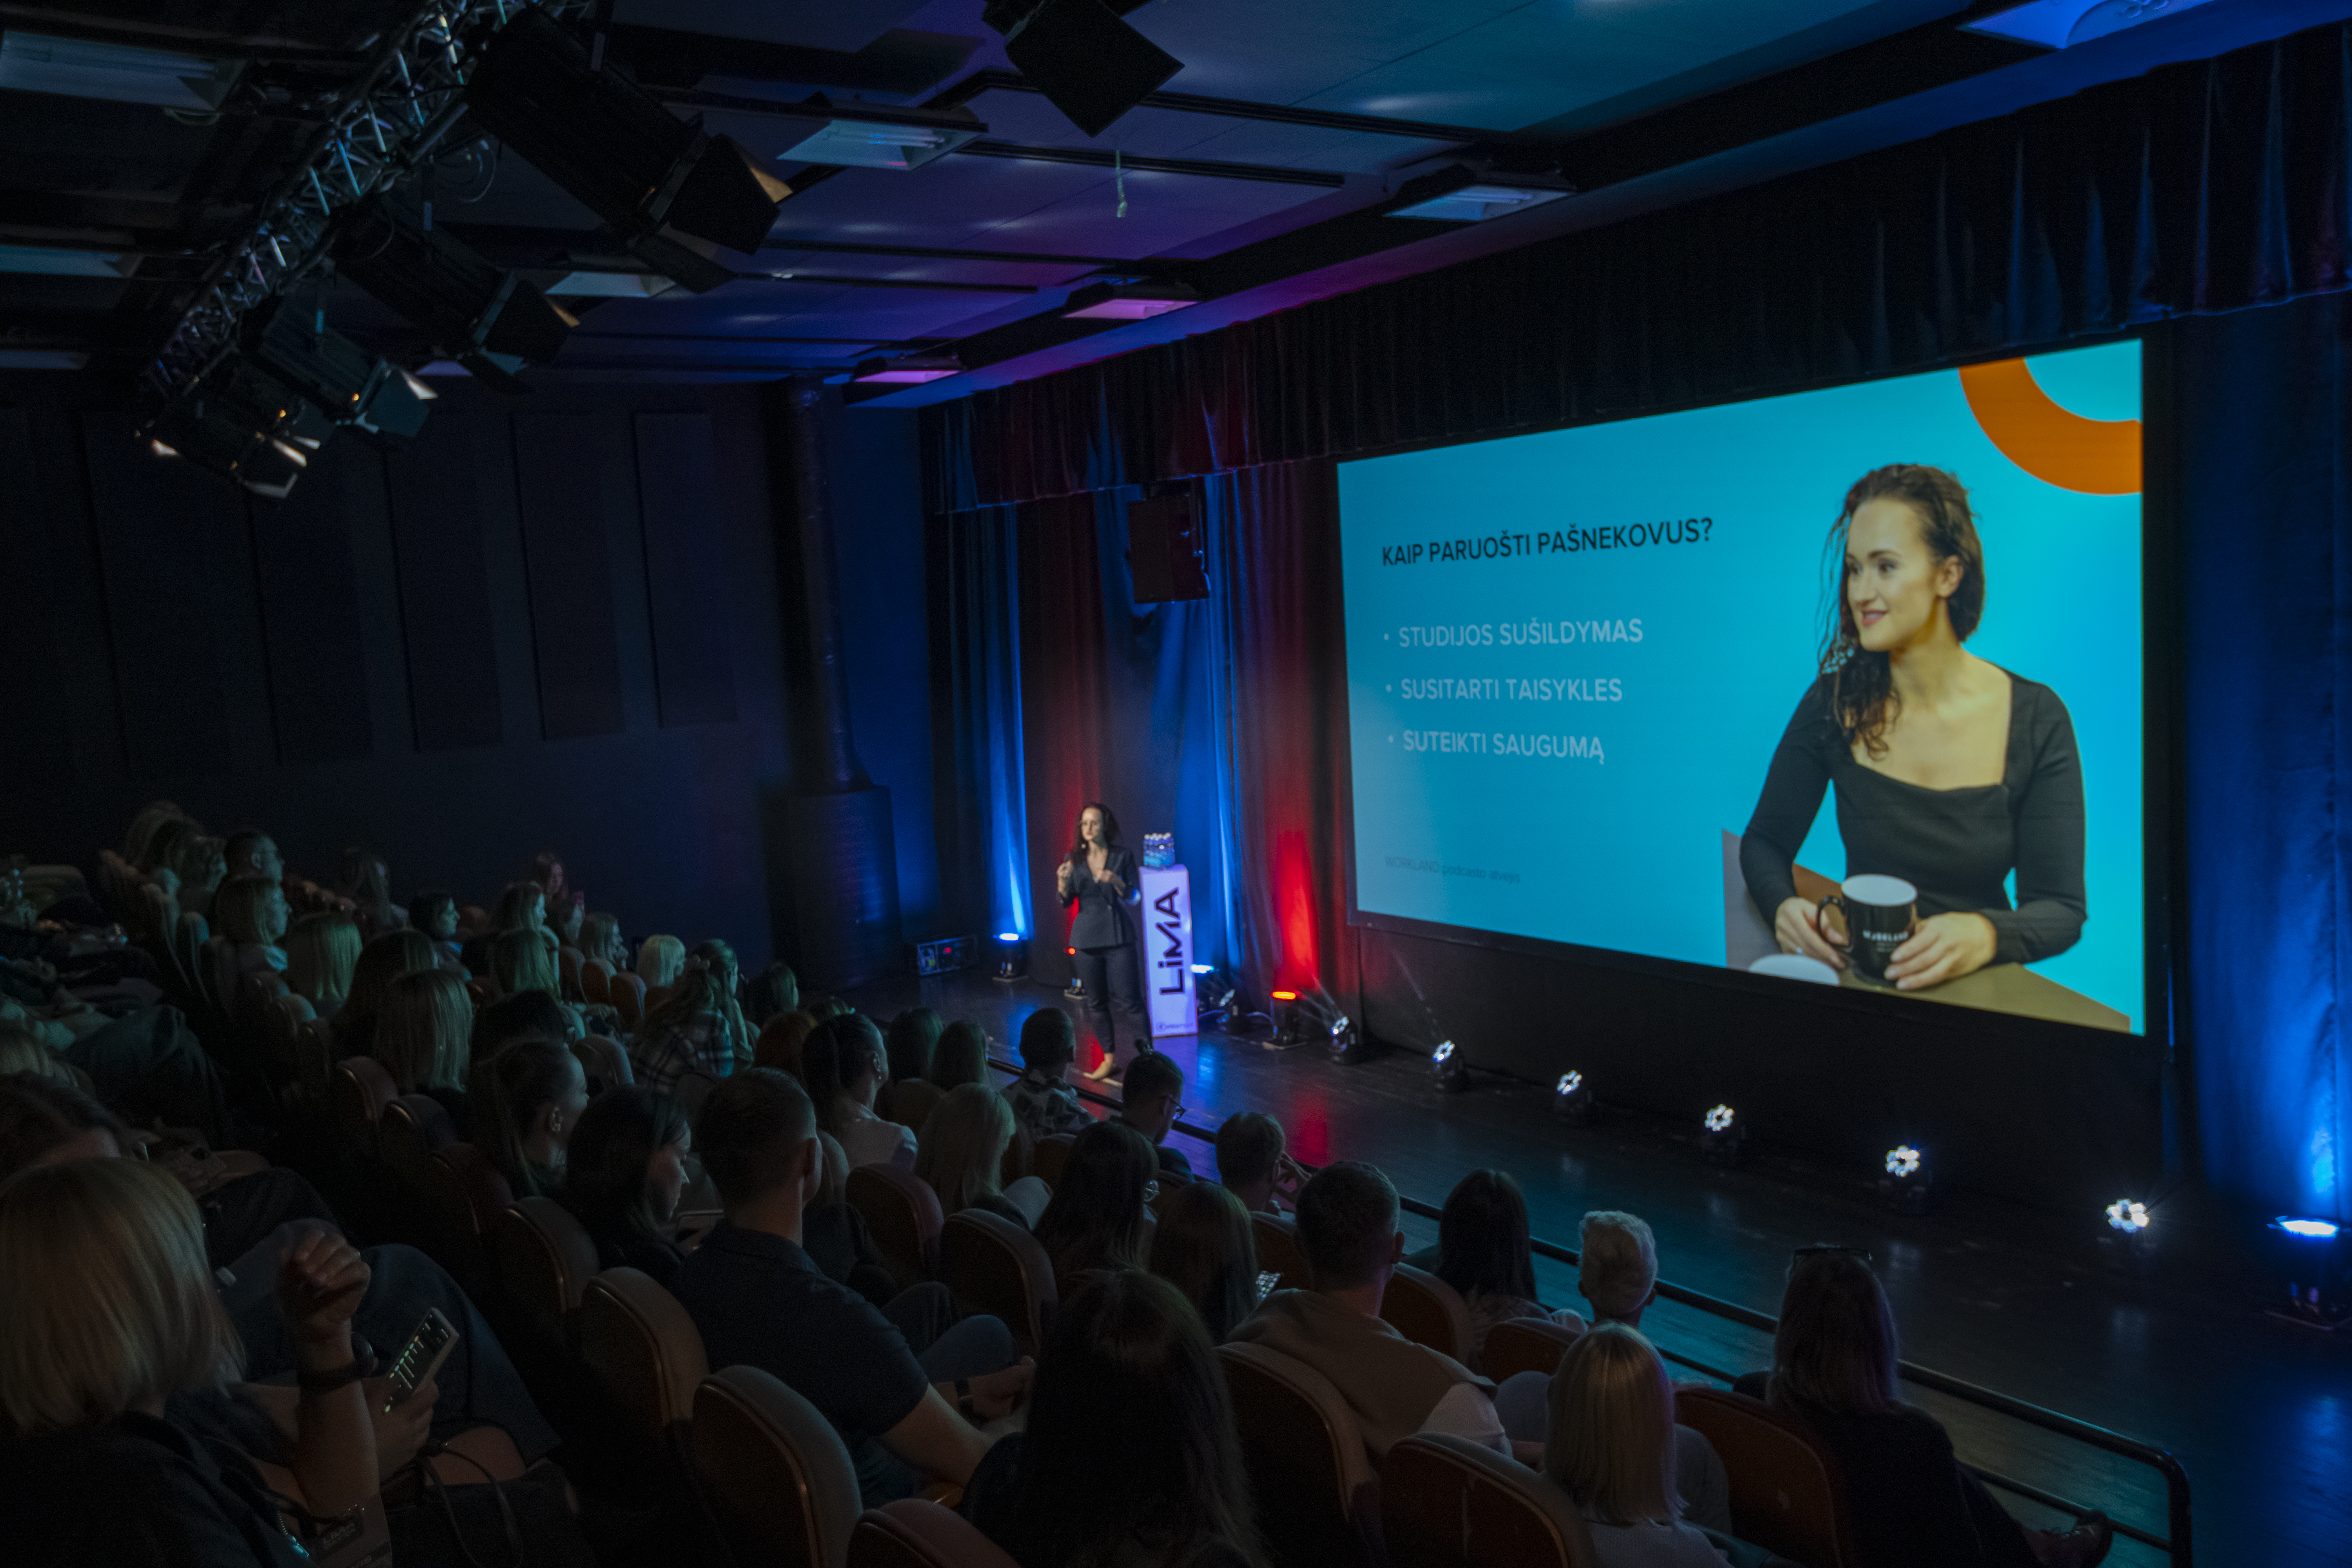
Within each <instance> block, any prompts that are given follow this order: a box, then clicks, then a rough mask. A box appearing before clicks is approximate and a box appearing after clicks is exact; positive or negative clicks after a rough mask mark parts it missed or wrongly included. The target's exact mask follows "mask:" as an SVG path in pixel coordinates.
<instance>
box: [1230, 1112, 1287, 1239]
mask: <svg viewBox="0 0 2352 1568" xmlns="http://www.w3.org/2000/svg"><path fill="white" fill-rule="evenodd" d="M1217 1180H1218V1181H1219V1182H1221V1183H1223V1184H1224V1186H1225V1187H1226V1188H1227V1189H1228V1190H1230V1191H1231V1192H1232V1193H1233V1194H1234V1196H1235V1197H1237V1198H1239V1199H1241V1201H1242V1206H1243V1207H1244V1208H1245V1209H1247V1210H1249V1211H1250V1213H1252V1214H1268V1215H1278V1214H1280V1213H1281V1212H1282V1202H1281V1200H1283V1199H1288V1200H1289V1202H1290V1205H1291V1206H1292V1207H1293V1208H1296V1207H1297V1205H1298V1189H1299V1188H1300V1187H1301V1186H1303V1185H1304V1184H1306V1181H1307V1173H1306V1172H1305V1171H1302V1170H1300V1169H1299V1167H1298V1162H1297V1161H1296V1160H1294V1159H1292V1158H1291V1157H1290V1156H1289V1155H1288V1154H1287V1153H1286V1152H1284V1150H1283V1138H1282V1123H1281V1122H1279V1121H1276V1120H1275V1119H1274V1118H1273V1117H1271V1116H1268V1115H1267V1114H1266V1113H1265V1111H1263V1110H1241V1111H1235V1112H1234V1114H1233V1115H1231V1116H1228V1117H1226V1118H1225V1120H1224V1121H1223V1124H1222V1125H1221V1126H1219V1127H1218V1129H1217Z"/></svg>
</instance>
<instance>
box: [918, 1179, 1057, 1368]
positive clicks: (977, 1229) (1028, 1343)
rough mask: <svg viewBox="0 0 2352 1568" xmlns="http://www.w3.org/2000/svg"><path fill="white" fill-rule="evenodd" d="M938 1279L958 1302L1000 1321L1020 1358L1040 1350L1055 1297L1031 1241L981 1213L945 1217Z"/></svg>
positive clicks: (1048, 1266)
mask: <svg viewBox="0 0 2352 1568" xmlns="http://www.w3.org/2000/svg"><path fill="white" fill-rule="evenodd" d="M940 1279H941V1280H943V1281H944V1282H945V1283H946V1285H947V1287H948V1289H949V1290H950V1291H951V1292H953V1294H954V1296H955V1299H956V1300H958V1301H960V1302H962V1303H963V1304H964V1305H965V1306H967V1307H969V1308H970V1309H971V1310H974V1311H981V1312H992V1313H994V1314H995V1315H996V1316H997V1317H999V1318H1001V1319H1003V1321H1004V1325H1005V1327H1007V1328H1009V1329H1011V1330H1012V1331H1013V1339H1014V1340H1015V1341H1017V1342H1019V1343H1020V1346H1021V1353H1022V1354H1024V1355H1036V1354H1038V1353H1039V1352H1041V1351H1042V1349H1043V1348H1044V1346H1045V1334H1046V1331H1048V1330H1049V1329H1051V1328H1052V1327H1053V1323H1054V1308H1055V1303H1056V1302H1057V1301H1058V1300H1060V1296H1059V1293H1058V1292H1057V1291H1056V1290H1055V1288H1054V1265H1053V1263H1052V1262H1051V1261H1050V1260H1048V1259H1047V1258H1046V1257H1045V1248H1044V1247H1040V1246H1038V1245H1037V1238H1036V1237H1034V1236H1032V1235H1030V1234H1029V1233H1028V1232H1027V1231H1026V1230H1024V1229H1023V1228H1022V1227H1021V1226H1017V1225H1014V1224H1013V1222H1012V1221H1011V1220H1009V1219H1003V1218H1000V1217H999V1216H997V1215H992V1214H989V1213H987V1212H986V1211H984V1210H981V1209H966V1210H964V1211H963V1212H962V1213H961V1214H953V1215H949V1216H948V1220H947V1224H946V1225H944V1226H941V1227H940Z"/></svg>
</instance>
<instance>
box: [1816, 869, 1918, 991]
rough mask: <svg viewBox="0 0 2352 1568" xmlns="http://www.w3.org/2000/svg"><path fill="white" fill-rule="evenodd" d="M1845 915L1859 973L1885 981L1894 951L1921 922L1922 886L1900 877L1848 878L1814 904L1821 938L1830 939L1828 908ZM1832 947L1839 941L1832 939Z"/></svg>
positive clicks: (1850, 955)
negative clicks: (1920, 900) (1836, 909)
mask: <svg viewBox="0 0 2352 1568" xmlns="http://www.w3.org/2000/svg"><path fill="white" fill-rule="evenodd" d="M1832 904H1835V905H1836V906H1837V907H1838V910H1839V911H1840V912H1841V913H1843V915H1844V916H1845V942H1844V944H1843V945H1844V947H1845V952H1846V956H1847V957H1848V958H1850V959H1852V960H1853V967H1854V970H1855V972H1856V973H1859V974H1861V975H1862V976H1863V977H1864V979H1867V980H1875V981H1878V982H1879V983H1881V984H1885V980H1886V965H1887V963H1889V961H1891V960H1892V959H1893V958H1894V957H1895V949H1896V948H1898V947H1901V946H1902V945H1903V944H1904V943H1905V942H1907V941H1909V940H1910V937H1911V932H1912V931H1913V929H1914V928H1915V927H1916V926H1917V925H1918V923H1919V889H1916V888H1915V887H1913V886H1912V885H1911V884H1910V883H1908V882H1906V881H1905V880H1904V879H1902V878H1900V877H1879V876H1862V877H1848V878H1847V879H1845V880H1844V881H1843V883H1841V884H1840V885H1839V887H1838V890H1837V891H1836V892H1834V893H1832V894H1831V895H1829V897H1827V898H1825V899H1823V900H1822V901H1821V902H1820V904H1818V905H1817V906H1815V916H1814V918H1815V921H1816V922H1817V923H1819V924H1820V926H1821V928H1822V941H1824V942H1830V935H1829V908H1830V906H1831V905H1832ZM1830 945H1831V946H1832V947H1835V946H1838V945H1839V944H1838V943H1837V942H1830Z"/></svg>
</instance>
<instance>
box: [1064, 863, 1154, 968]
mask: <svg viewBox="0 0 2352 1568" xmlns="http://www.w3.org/2000/svg"><path fill="white" fill-rule="evenodd" d="M1103 869H1104V870H1106V871H1108V872H1109V873H1110V874H1111V875H1112V876H1114V877H1117V878H1118V879H1119V880H1120V881H1121V882H1122V883H1124V884H1125V885H1126V887H1127V891H1126V892H1125V893H1115V892H1113V891H1111V889H1110V888H1109V886H1108V884H1106V883H1103V882H1098V881H1097V880H1096V879H1095V874H1094V872H1093V870H1092V869H1091V868H1088V867H1087V858H1086V855H1085V854H1084V853H1083V852H1081V853H1079V854H1076V855H1073V856H1071V857H1070V890H1069V891H1068V892H1066V893H1064V894H1063V895H1062V902H1063V904H1064V905H1065V906H1067V905H1069V904H1073V903H1075V904H1076V905H1077V906H1078V918H1077V919H1076V921H1074V922H1072V924H1071V926H1070V945H1071V946H1072V947H1123V946H1125V945H1126V944H1127V943H1129V942H1133V941H1134V940H1135V932H1136V920H1135V910H1134V908H1133V905H1134V901H1135V900H1137V899H1138V898H1139V897H1141V893H1140V891H1139V888H1138V885H1137V882H1136V878H1135V853H1134V851H1132V850H1130V849H1128V848H1126V847H1122V846H1120V845H1117V844H1114V845H1112V846H1111V847H1110V854H1109V855H1108V857H1107V858H1105V860H1104V863H1103Z"/></svg>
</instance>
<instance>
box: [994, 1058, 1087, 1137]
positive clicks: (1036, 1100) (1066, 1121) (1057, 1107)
mask: <svg viewBox="0 0 2352 1568" xmlns="http://www.w3.org/2000/svg"><path fill="white" fill-rule="evenodd" d="M1004 1098H1005V1099H1006V1100H1011V1101H1012V1102H1013V1116H1014V1117H1015V1118H1017V1119H1018V1120H1019V1121H1020V1123H1021V1125H1022V1126H1023V1127H1024V1128H1026V1129H1027V1130H1028V1132H1029V1136H1030V1137H1032V1138H1051V1137H1052V1136H1053V1135H1054V1134H1055V1133H1056V1132H1069V1131H1076V1129H1078V1128H1081V1127H1084V1126H1085V1125H1086V1124H1087V1122H1088V1121H1091V1120H1092V1118H1090V1117H1089V1116H1087V1112H1086V1108H1085V1107H1083V1106H1081V1105H1080V1104H1079V1103H1078V1091H1077V1090H1076V1089H1072V1088H1071V1087H1070V1086H1069V1085H1068V1084H1066V1083H1065V1082H1063V1081H1062V1080H1061V1079H1058V1078H1047V1077H1045V1075H1044V1074H1042V1073H1040V1072H1038V1071H1037V1070H1036V1069H1035V1068H1030V1069H1029V1070H1027V1071H1025V1072H1024V1073H1023V1074H1022V1075H1021V1076H1020V1077H1019V1078H1016V1079H1013V1081H1012V1082H1011V1083H1009V1084H1007V1085H1006V1086H1005V1089H1004Z"/></svg>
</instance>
